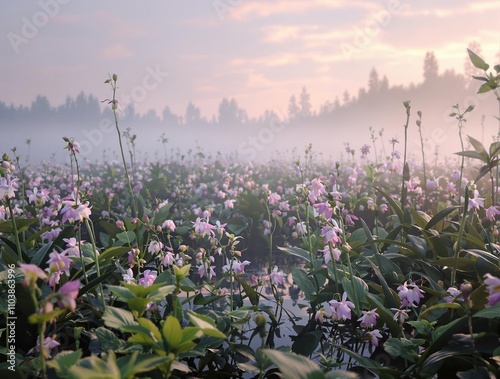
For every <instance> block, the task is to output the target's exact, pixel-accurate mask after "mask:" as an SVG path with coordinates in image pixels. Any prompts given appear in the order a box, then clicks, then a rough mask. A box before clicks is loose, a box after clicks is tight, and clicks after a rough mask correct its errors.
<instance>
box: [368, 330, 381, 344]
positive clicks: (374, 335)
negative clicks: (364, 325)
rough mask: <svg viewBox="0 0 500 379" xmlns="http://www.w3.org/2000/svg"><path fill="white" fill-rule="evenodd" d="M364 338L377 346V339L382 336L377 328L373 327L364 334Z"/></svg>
mask: <svg viewBox="0 0 500 379" xmlns="http://www.w3.org/2000/svg"><path fill="white" fill-rule="evenodd" d="M364 338H365V340H366V341H368V342H369V343H370V344H371V345H372V346H375V347H377V346H378V341H379V339H381V338H382V334H380V331H379V330H378V329H373V330H371V331H369V332H366V334H365V337H364Z"/></svg>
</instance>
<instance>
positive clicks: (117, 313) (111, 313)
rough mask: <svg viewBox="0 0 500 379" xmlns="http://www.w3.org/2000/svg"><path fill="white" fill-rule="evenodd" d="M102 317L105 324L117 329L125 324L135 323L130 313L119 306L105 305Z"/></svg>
mask: <svg viewBox="0 0 500 379" xmlns="http://www.w3.org/2000/svg"><path fill="white" fill-rule="evenodd" d="M102 319H103V320H104V323H105V324H106V325H107V326H109V327H110V328H114V329H118V330H120V329H121V328H122V327H123V326H125V325H137V322H136V321H135V320H134V316H133V315H132V313H131V312H129V311H127V310H125V309H121V308H115V307H106V310H105V311H104V314H103V315H102Z"/></svg>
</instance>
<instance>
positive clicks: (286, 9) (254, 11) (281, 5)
mask: <svg viewBox="0 0 500 379" xmlns="http://www.w3.org/2000/svg"><path fill="white" fill-rule="evenodd" d="M377 7H378V6H377V5H376V4H373V2H369V1H349V2H346V1H342V0H308V1H303V0H288V1H277V2H269V1H252V2H244V3H242V4H240V5H235V6H234V9H233V11H232V12H230V13H231V17H233V18H235V19H237V20H242V19H248V18H251V17H252V16H254V17H271V16H276V15H282V14H290V13H303V12H306V11H311V10H314V11H318V10H321V9H345V8H351V9H354V8H357V9H365V10H369V9H376V8H377Z"/></svg>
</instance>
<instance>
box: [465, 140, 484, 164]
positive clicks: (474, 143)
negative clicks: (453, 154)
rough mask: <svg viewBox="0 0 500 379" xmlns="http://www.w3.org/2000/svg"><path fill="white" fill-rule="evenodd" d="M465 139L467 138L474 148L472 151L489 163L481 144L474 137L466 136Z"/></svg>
mask: <svg viewBox="0 0 500 379" xmlns="http://www.w3.org/2000/svg"><path fill="white" fill-rule="evenodd" d="M467 138H469V142H470V144H471V145H472V147H473V148H474V150H476V151H477V152H478V153H479V154H480V155H481V156H482V157H483V158H484V159H483V161H484V162H488V161H489V156H488V152H487V151H486V149H485V148H484V146H483V144H482V143H481V142H479V141H478V140H477V139H475V138H474V137H471V136H467Z"/></svg>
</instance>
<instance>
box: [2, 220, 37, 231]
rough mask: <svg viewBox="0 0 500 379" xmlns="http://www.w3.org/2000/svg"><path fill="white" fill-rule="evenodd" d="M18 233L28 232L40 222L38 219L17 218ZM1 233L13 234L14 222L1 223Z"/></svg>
mask: <svg viewBox="0 0 500 379" xmlns="http://www.w3.org/2000/svg"><path fill="white" fill-rule="evenodd" d="M15 221H16V227H17V233H18V234H19V233H22V232H23V231H25V230H27V229H28V228H29V227H30V226H31V225H33V224H34V223H36V222H38V219H36V218H16V219H15ZM0 233H6V234H13V233H14V226H13V225H12V221H11V220H9V221H0Z"/></svg>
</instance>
